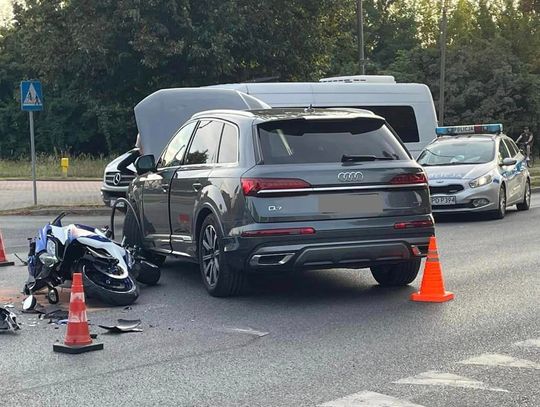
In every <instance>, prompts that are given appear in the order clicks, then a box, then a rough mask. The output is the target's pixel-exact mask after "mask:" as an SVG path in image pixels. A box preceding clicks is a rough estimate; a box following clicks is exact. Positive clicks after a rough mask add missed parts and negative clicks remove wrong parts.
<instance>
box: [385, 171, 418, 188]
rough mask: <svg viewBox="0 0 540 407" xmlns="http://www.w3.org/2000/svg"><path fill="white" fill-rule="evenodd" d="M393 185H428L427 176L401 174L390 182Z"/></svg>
mask: <svg viewBox="0 0 540 407" xmlns="http://www.w3.org/2000/svg"><path fill="white" fill-rule="evenodd" d="M390 184H392V185H410V184H427V178H426V174H424V173H423V172H419V173H416V174H412V173H409V174H399V175H396V176H395V177H394V178H392V179H391V180H390Z"/></svg>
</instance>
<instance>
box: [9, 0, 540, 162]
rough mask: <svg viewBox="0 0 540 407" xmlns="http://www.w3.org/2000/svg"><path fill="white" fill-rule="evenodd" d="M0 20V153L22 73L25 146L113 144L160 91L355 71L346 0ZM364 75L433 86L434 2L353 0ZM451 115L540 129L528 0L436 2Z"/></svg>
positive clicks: (120, 142)
mask: <svg viewBox="0 0 540 407" xmlns="http://www.w3.org/2000/svg"><path fill="white" fill-rule="evenodd" d="M25 3H26V5H25V7H21V6H18V5H15V7H14V20H13V23H12V24H11V25H10V26H8V27H4V28H0V157H17V156H20V155H21V154H27V152H28V150H29V141H28V138H29V137H28V120H27V115H26V114H24V113H22V112H20V110H19V104H18V103H19V100H18V98H19V95H18V85H19V82H20V81H21V80H23V79H30V78H39V79H40V80H42V82H43V88H44V93H45V110H44V111H43V112H40V113H37V114H36V147H37V149H38V151H40V152H45V153H51V152H53V151H65V152H70V153H71V154H75V155H76V154H80V153H88V154H92V155H99V154H106V155H109V154H115V153H118V152H121V151H124V150H126V149H128V148H129V147H130V146H131V145H133V143H134V141H135V136H136V132H137V130H136V125H135V121H134V117H133V107H134V106H135V105H136V104H137V103H138V102H139V101H140V100H141V99H143V98H144V97H145V96H147V95H148V94H150V93H152V92H154V91H156V90H158V89H161V88H167V87H181V86H202V85H208V84H215V83H226V82H239V81H246V80H251V79H255V78H263V77H278V78H279V80H282V81H297V80H318V79H319V78H320V77H322V76H328V75H337V74H357V73H359V68H358V51H357V41H356V38H357V37H356V35H357V25H356V24H357V19H356V0H319V1H314V0H313V1H306V0H287V1H286V0H267V1H260V0H259V1H255V0H144V1H143V0H94V1H92V2H89V1H86V0H26V2H25ZM363 4H364V11H365V28H364V31H365V43H366V46H365V49H366V57H367V58H368V60H369V62H368V66H367V72H368V73H370V74H383V73H390V74H393V75H395V76H396V78H397V79H398V80H399V81H406V82H421V83H426V84H428V85H429V86H430V88H431V90H432V93H433V96H434V97H435V100H438V94H439V83H438V78H439V69H440V67H439V57H440V53H439V48H438V46H439V20H440V4H441V2H440V1H437V2H434V1H429V0H417V1H411V0H364V1H363ZM448 4H449V13H448V41H447V44H448V52H447V85H446V86H447V88H446V95H447V97H446V105H447V111H446V117H447V122H448V123H449V124H451V123H452V124H453V123H469V122H472V121H487V120H489V121H503V122H504V124H505V126H506V128H507V129H509V131H510V132H511V133H515V132H518V131H519V128H520V127H521V126H522V125H523V124H525V123H527V124H529V125H530V126H531V127H532V129H533V132H535V133H540V119H539V115H538V111H540V92H539V90H540V79H539V77H540V51H539V50H540V17H539V13H540V2H539V1H538V0H521V1H517V2H516V1H513V0H492V1H487V0H452V1H451V0H448Z"/></svg>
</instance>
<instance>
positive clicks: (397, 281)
mask: <svg viewBox="0 0 540 407" xmlns="http://www.w3.org/2000/svg"><path fill="white" fill-rule="evenodd" d="M421 262H422V261H421V259H413V260H409V261H405V262H403V263H398V264H384V265H382V266H373V267H371V274H372V275H373V278H374V279H375V280H376V281H377V282H378V283H379V284H380V285H382V286H405V285H408V284H410V283H412V282H413V281H414V279H415V278H416V276H417V275H418V271H419V270H420V264H421Z"/></svg>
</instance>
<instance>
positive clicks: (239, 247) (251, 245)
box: [224, 217, 434, 273]
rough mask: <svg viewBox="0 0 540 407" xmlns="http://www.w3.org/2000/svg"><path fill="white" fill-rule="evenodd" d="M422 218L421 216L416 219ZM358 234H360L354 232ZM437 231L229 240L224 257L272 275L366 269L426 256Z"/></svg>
mask: <svg viewBox="0 0 540 407" xmlns="http://www.w3.org/2000/svg"><path fill="white" fill-rule="evenodd" d="M415 218H416V219H418V217H415ZM354 232H356V233H354ZM433 234H434V228H433V227H425V228H418V229H410V230H402V231H400V230H395V229H394V228H393V224H392V227H391V228H389V227H387V228H384V229H383V228H377V230H376V231H375V230H361V229H360V230H359V229H356V231H351V230H348V231H346V230H334V231H322V232H318V233H316V234H315V235H306V236H280V237H272V238H268V237H266V238H264V237H261V238H253V237H249V238H245V237H238V238H234V239H231V238H229V239H227V240H228V242H229V244H227V245H225V250H224V255H225V256H224V257H225V259H226V261H227V263H229V264H230V265H231V266H232V267H234V266H235V265H236V266H237V265H239V264H243V266H244V267H243V268H244V269H245V270H246V271H250V272H260V273H272V272H286V271H292V270H296V269H323V268H364V267H370V266H373V265H377V264H384V263H399V262H402V261H407V260H411V259H413V258H421V257H425V255H426V254H427V248H428V244H429V238H430V236H433Z"/></svg>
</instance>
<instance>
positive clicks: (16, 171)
mask: <svg viewBox="0 0 540 407" xmlns="http://www.w3.org/2000/svg"><path fill="white" fill-rule="evenodd" d="M61 158H62V157H61V156H56V155H38V156H37V157H36V177H37V178H38V179H61V178H62V167H61V166H60V159H61ZM111 160H112V158H111V157H91V156H87V155H79V156H76V157H69V168H68V179H73V180H76V179H84V178H99V179H101V178H103V170H104V169H105V166H106V165H107V163H109V162H110V161H111ZM31 177H32V163H31V161H30V159H19V160H4V159H3V160H0V178H18V179H30V178H31Z"/></svg>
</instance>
